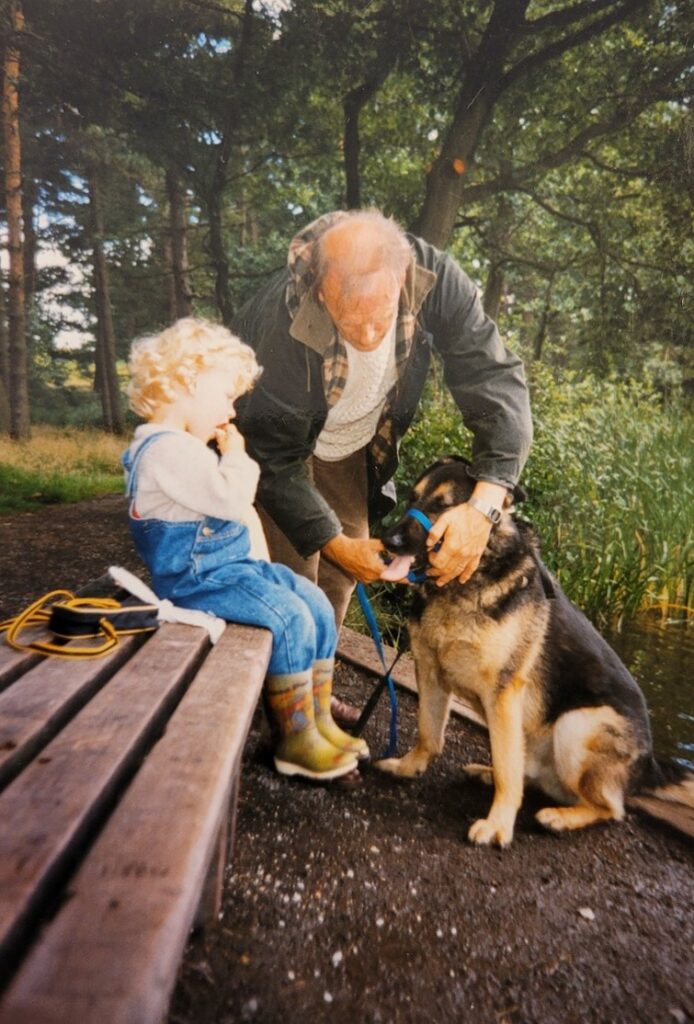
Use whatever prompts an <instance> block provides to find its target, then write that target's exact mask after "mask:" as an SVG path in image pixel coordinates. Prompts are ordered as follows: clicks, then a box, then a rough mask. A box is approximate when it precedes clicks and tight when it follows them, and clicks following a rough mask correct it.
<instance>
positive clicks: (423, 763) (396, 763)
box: [374, 749, 429, 779]
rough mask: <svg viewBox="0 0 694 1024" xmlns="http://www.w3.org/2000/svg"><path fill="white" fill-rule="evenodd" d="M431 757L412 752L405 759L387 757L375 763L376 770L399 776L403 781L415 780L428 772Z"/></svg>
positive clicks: (417, 751)
mask: <svg viewBox="0 0 694 1024" xmlns="http://www.w3.org/2000/svg"><path fill="white" fill-rule="evenodd" d="M428 763H429V757H428V756H427V755H425V754H423V753H422V752H421V751H419V750H417V749H415V750H411V751H410V752H409V754H405V756H404V757H386V758H384V759H383V760H382V761H374V765H375V766H376V768H379V769H380V770H381V771H382V772H390V774H391V775H399V776H400V777H401V778H403V779H413V778H415V776H417V775H421V774H422V772H424V771H426V767H427V765H428Z"/></svg>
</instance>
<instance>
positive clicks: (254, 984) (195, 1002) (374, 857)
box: [0, 495, 694, 1024]
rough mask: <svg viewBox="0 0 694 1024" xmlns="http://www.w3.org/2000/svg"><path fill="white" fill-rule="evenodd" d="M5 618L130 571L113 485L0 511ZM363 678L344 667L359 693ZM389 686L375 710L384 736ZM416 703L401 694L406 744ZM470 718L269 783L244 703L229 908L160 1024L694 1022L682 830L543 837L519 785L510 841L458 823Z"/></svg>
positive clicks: (481, 742)
mask: <svg viewBox="0 0 694 1024" xmlns="http://www.w3.org/2000/svg"><path fill="white" fill-rule="evenodd" d="M0 541H1V543H0V614H2V615H9V614H10V613H12V612H15V611H17V610H18V609H19V608H20V607H21V606H22V605H23V604H24V603H26V602H27V601H28V600H29V599H31V598H32V597H35V596H37V595H38V594H40V593H41V592H42V591H43V590H48V589H50V588H52V587H58V586H60V587H72V588H74V587H77V586H79V585H81V584H83V583H84V582H85V580H87V579H90V578H94V577H96V576H99V575H100V574H101V573H102V572H104V571H105V570H106V568H107V567H108V565H110V564H113V563H114V562H115V563H117V564H121V565H125V566H126V567H127V568H130V569H133V570H135V571H140V570H139V565H138V560H137V556H136V555H135V552H134V550H133V548H132V545H131V543H130V539H129V537H128V533H127V527H126V522H125V504H124V499H123V498H122V497H121V496H116V495H114V496H107V497H104V498H100V499H97V500H94V501H89V502H83V503H81V504H79V505H72V506H57V507H51V508H46V509H42V510H40V511H38V512H35V513H27V514H24V515H20V516H15V517H5V518H2V519H0ZM372 685H373V680H372V678H370V677H369V676H368V675H367V674H366V673H362V672H359V671H357V670H356V669H354V668H352V667H350V666H347V665H341V666H340V667H339V671H338V676H337V689H338V691H339V692H340V694H341V695H342V696H346V697H348V698H349V699H351V700H352V701H353V702H354V703H357V704H361V703H363V702H364V700H365V699H366V696H367V695H368V693H369V691H370V688H371V686H372ZM387 724H388V709H387V706H386V702H385V701H384V702H383V704H382V706H381V707H379V709H378V711H377V713H376V715H375V717H374V719H373V720H372V722H371V723H370V725H369V730H368V733H367V739H368V740H369V742H370V743H371V744H372V748H373V749H374V750H375V751H377V752H378V751H379V750H380V749H381V748H382V746H383V745H384V744H385V742H386V734H387ZM415 724H416V702H415V699H414V698H413V697H411V696H409V695H407V694H401V695H400V749H401V751H404V750H405V749H407V746H408V745H409V743H411V742H412V741H413V737H414V733H415ZM470 759H472V760H484V759H488V747H487V740H486V736H485V734H484V732H482V731H481V730H479V729H477V728H476V727H475V726H473V725H470V724H468V723H466V722H463V721H460V720H455V721H451V724H450V726H449V731H448V739H447V745H446V750H445V752H444V754H443V756H442V757H441V758H440V759H439V760H438V761H437V762H436V763H435V764H434V765H433V766H432V767H431V768H430V769H429V771H428V772H427V774H426V775H425V776H424V777H423V778H421V779H419V780H416V781H412V782H406V781H402V780H397V779H394V778H392V777H390V776H385V775H382V774H380V773H379V772H377V771H376V770H375V769H373V768H367V769H366V770H365V772H364V784H363V786H362V787H360V788H359V789H356V790H351V791H346V790H340V789H337V788H332V789H330V788H320V787H315V786H311V785H308V784H304V783H301V782H295V781H290V780H285V779H280V778H278V777H277V776H276V775H275V774H274V773H273V771H272V769H271V766H270V751H269V748H268V745H267V738H266V735H265V729H264V726H263V723H262V721H261V715H260V713H258V715H257V716H256V721H255V723H254V727H253V730H252V733H251V737H250V741H249V744H248V747H247V750H246V755H245V759H244V768H243V776H242V792H241V798H240V803H239V814H238V823H237V836H236V847H235V854H234V858H233V862H232V864H231V865H230V867H229V870H228V879H227V886H226V892H225V903H224V912H223V915H222V918H221V920H220V921H219V922H218V924H217V925H215V926H214V927H212V928H211V929H209V930H208V931H207V932H206V933H205V934H203V935H198V936H194V937H193V938H192V940H191V942H190V944H189V947H188V949H187V951H186V955H185V959H184V963H183V966H182V969H181V973H180V978H179V984H178V988H177V990H176V993H175V996H174V999H173V1003H172V1007H171V1012H170V1016H169V1024H213V1022H214V1024H231V1022H237V1021H256V1022H262V1024H295V1022H307V1024H316V1022H326V1024H354V1022H359V1024H360V1022H372V1021H373V1022H374V1024H400V1022H402V1024H420V1022H421V1024H432V1022H434V1024H439V1022H449V1021H450V1022H456V1024H457V1022H459V1021H466V1022H467V1021H469V1022H473V1024H477V1022H481V1024H486V1022H490V1024H521V1022H542V1024H545V1022H547V1024H550V1022H551V1024H554V1022H559V1021H561V1022H563V1024H573V1022H576V1024H579V1022H580V1024H586V1022H595V1024H607V1022H610V1024H617V1022H624V1024H633V1022H637V1021H643V1022H644V1024H659V1022H662V1024H684V1022H687V1021H690V1020H694V975H693V972H692V952H693V951H694V925H693V923H692V921H693V916H692V912H691V904H692V880H693V877H694V872H693V870H692V867H693V859H692V846H691V844H690V843H689V842H688V841H687V840H686V839H684V838H683V837H680V836H678V835H676V834H674V833H671V832H669V831H668V830H666V829H660V828H658V826H657V825H655V824H651V823H649V822H646V821H643V820H642V819H640V818H638V817H636V816H635V815H633V814H630V815H629V816H628V819H627V821H626V822H624V823H623V824H621V825H610V826H602V827H597V828H593V829H589V830H586V831H584V832H579V833H576V834H574V835H571V836H566V837H563V838H557V837H555V836H552V835H548V834H546V833H544V832H543V831H541V830H540V829H539V827H538V826H536V825H535V823H534V820H533V816H532V815H533V812H534V811H535V810H536V809H537V808H538V807H539V806H541V801H540V798H538V797H537V796H536V795H534V794H532V793H530V794H528V795H527V797H526V801H525V805H524V808H523V810H522V812H521V815H520V817H519V821H518V827H517V833H516V839H515V842H514V845H513V847H512V848H511V849H510V850H508V851H504V852H501V851H498V850H493V849H477V848H474V847H472V846H470V845H469V844H468V843H467V842H466V840H465V835H466V832H467V829H468V827H469V824H470V822H471V821H472V820H474V818H476V817H479V816H480V815H482V814H484V813H485V812H486V810H487V808H488V805H489V800H490V796H489V793H488V791H486V790H485V789H484V787H482V786H481V785H478V784H475V783H471V782H467V781H465V779H464V777H463V774H462V772H461V765H462V764H463V763H464V762H465V761H467V760H470Z"/></svg>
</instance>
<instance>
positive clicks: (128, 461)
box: [121, 430, 173, 498]
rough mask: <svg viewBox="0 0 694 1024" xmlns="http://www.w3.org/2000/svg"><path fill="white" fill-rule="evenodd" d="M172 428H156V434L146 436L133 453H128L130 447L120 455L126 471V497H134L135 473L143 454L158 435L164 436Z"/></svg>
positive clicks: (135, 487)
mask: <svg viewBox="0 0 694 1024" xmlns="http://www.w3.org/2000/svg"><path fill="white" fill-rule="evenodd" d="M172 433H173V431H172V430H158V431H157V433H156V434H150V435H149V437H146V438H145V439H144V441H143V442H142V444H141V445H140V446H139V448H138V449H137V451H136V452H135V454H134V455H131V454H130V449H129V448H128V449H127V451H124V452H123V454H122V455H121V463H122V464H123V468H124V469H125V472H126V473H127V482H126V486H125V493H126V495H127V496H128V498H134V497H135V491H136V490H137V473H138V470H139V468H140V460H141V458H142V456H143V455H144V454H145V452H146V451H147V449H148V448H149V447H150V445H152V444H153V443H154V442H155V441H158V440H159V438H160V437H165V436H166V435H167V434H172Z"/></svg>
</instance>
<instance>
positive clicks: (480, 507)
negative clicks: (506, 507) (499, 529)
mask: <svg viewBox="0 0 694 1024" xmlns="http://www.w3.org/2000/svg"><path fill="white" fill-rule="evenodd" d="M467 503H468V505H472V507H473V508H476V509H477V511H478V512H481V513H482V515H483V516H486V517H487V519H488V520H489V522H490V523H493V524H494V526H496V524H497V523H500V522H501V510H500V509H498V508H494V506H493V505H488V504H487V503H486V501H480V499H479V498H475V497H473V496H472V495H471V496H470V497H469V498H468V500H467Z"/></svg>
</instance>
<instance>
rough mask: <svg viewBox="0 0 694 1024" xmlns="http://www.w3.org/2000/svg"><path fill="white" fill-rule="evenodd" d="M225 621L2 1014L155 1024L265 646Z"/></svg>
mask: <svg viewBox="0 0 694 1024" xmlns="http://www.w3.org/2000/svg"><path fill="white" fill-rule="evenodd" d="M270 644H271V637H270V634H269V633H267V632H265V631H261V630H257V629H252V628H251V627H242V626H231V627H229V628H228V629H227V630H226V632H225V633H224V635H223V636H222V638H221V640H220V641H219V643H218V644H217V645H216V647H215V648H214V649H213V651H212V653H211V654H210V655H209V657H208V658H207V660H206V661H205V663H204V665H203V666H202V668H201V669H200V671H199V672H198V674H197V676H196V678H195V680H194V682H193V683H192V684H191V686H190V688H189V690H188V691H187V692H186V694H185V696H184V697H183V699H182V701H181V703H180V704H179V706H178V707H177V709H176V711H175V713H174V715H173V716H172V718H171V720H170V721H169V723H168V725H167V728H166V732H165V734H164V736H163V737H162V738H161V740H159V742H158V743H157V744H156V746H155V747H154V748H153V749H152V751H151V752H150V754H149V756H148V757H147V759H146V761H145V762H144V764H143V766H142V768H141V769H140V771H139V772H138V774H137V776H136V777H135V779H134V780H133V782H132V783H131V785H130V787H129V789H128V790H127V792H126V793H125V794H124V796H123V798H122V800H121V802H120V804H119V806H118V807H117V808H116V809H115V811H114V812H113V814H112V816H111V818H110V819H109V821H108V823H107V825H106V827H105V828H104V830H103V831H102V833H101V835H100V836H99V838H98V839H97V841H96V843H95V844H94V846H93V848H92V850H91V851H90V853H89V855H88V857H87V858H86V861H85V863H84V864H83V866H82V867H81V869H80V870H79V872H78V873H77V875H76V876H75V877H74V879H72V881H71V882H70V885H69V896H70V898H69V901H68V902H67V903H66V905H65V906H63V908H62V909H61V911H60V912H59V913H58V915H57V916H56V918H55V919H54V920H53V921H52V922H51V923H50V924H49V925H48V926H47V927H46V928H45V930H44V932H43V934H42V936H41V939H40V941H39V942H38V943H37V944H36V946H35V948H34V949H32V951H31V953H30V955H29V956H28V958H27V960H26V961H25V963H24V964H23V966H22V968H21V970H20V971H19V973H18V975H17V977H16V978H15V979H14V981H13V983H12V985H11V987H10V988H9V989H8V991H7V993H6V996H5V999H4V1001H3V1003H2V1006H1V1008H0V1024H28V1022H31V1024H64V1022H65V1021H72V1020H77V1021H79V1022H80V1024H105V1022H108V1024H125V1022H128V1024H132V1022H135V1021H136V1022H137V1024H150V1022H151V1024H154V1022H159V1021H160V1020H161V1019H162V1017H163V1015H164V1013H165V1012H166V1007H167V1005H168V1001H169V998H170V994H171V992H172V990H173V987H174V984H175V980H176V974H177V969H178V965H179V962H180V958H181V956H182V953H183V949H184V946H185V942H186V937H187V934H188V930H189V928H190V926H191V924H192V922H193V919H194V915H195V910H196V905H197V901H198V899H199V897H200V894H201V892H202V891H203V886H204V882H205V878H206V873H207V868H208V865H209V864H210V862H211V860H212V857H213V855H214V852H215V848H216V844H217V842H218V840H219V833H220V823H222V822H223V820H224V816H225V814H226V812H227V809H228V801H229V796H230V793H231V790H232V787H233V783H234V779H235V777H236V776H237V775H238V770H239V759H240V756H241V752H242V749H243V746H244V743H245V739H246V735H247V733H248V729H249V726H250V722H251V719H252V716H253V711H254V708H255V706H256V702H257V699H258V695H259V693H260V690H261V687H262V684H263V679H264V677H265V672H266V668H267V663H268V659H269V656H270Z"/></svg>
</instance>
